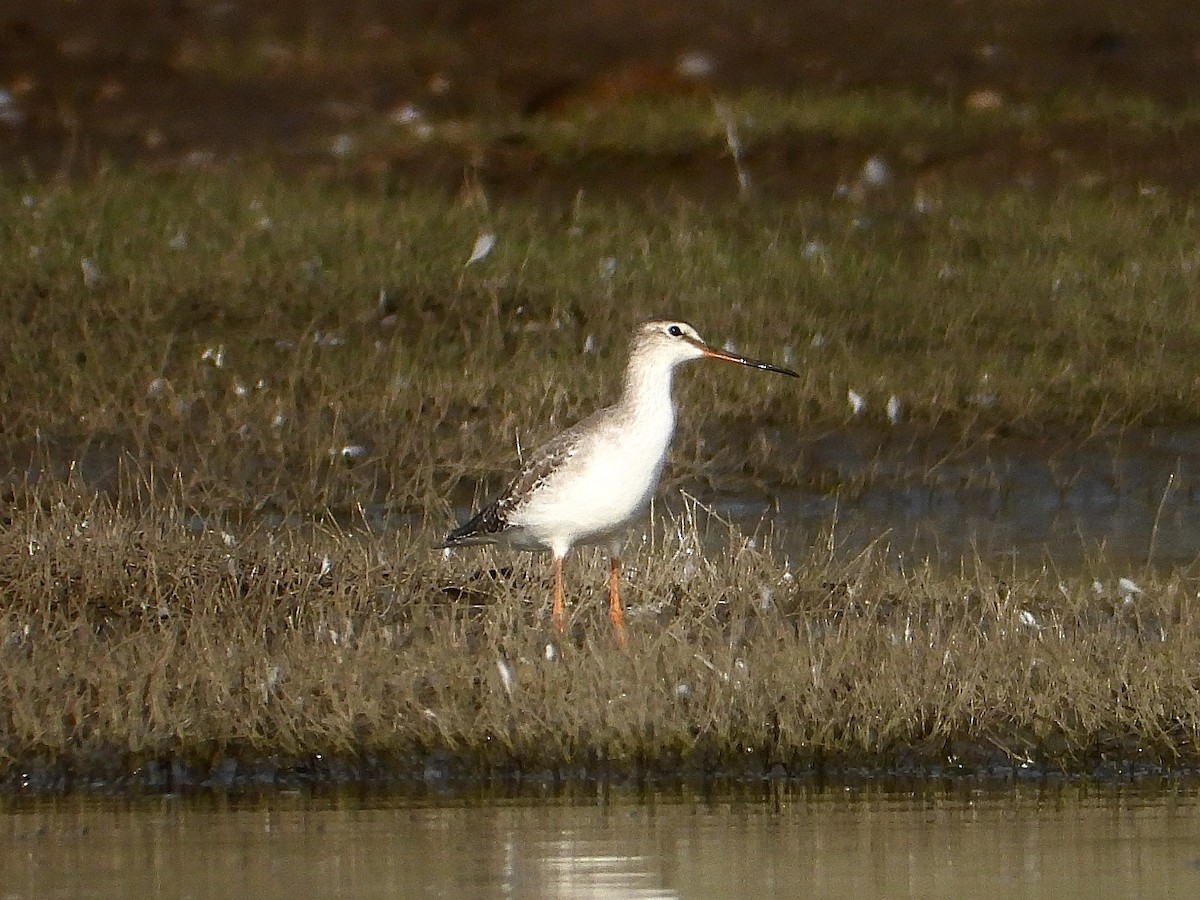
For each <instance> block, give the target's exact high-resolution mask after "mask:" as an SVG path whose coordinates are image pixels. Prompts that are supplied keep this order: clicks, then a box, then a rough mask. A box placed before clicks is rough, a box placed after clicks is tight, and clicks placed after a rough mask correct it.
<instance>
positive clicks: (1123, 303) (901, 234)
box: [0, 171, 1200, 508]
mask: <svg viewBox="0 0 1200 900" xmlns="http://www.w3.org/2000/svg"><path fill="white" fill-rule="evenodd" d="M23 196H28V197H30V198H31V205H30V206H26V205H25V203H24V202H23V200H22V198H23ZM924 202H925V203H926V204H927V205H926V206H924V207H922V211H917V210H916V209H914V207H913V204H912V198H908V197H903V196H898V197H897V196H891V197H888V198H877V199H875V200H871V199H870V198H868V200H867V201H865V202H864V203H861V204H854V203H850V202H839V201H836V200H835V201H831V202H825V203H820V204H818V203H815V202H812V203H795V204H770V203H766V202H759V203H755V204H749V205H739V206H737V207H733V208H721V207H712V206H697V205H692V204H688V203H686V202H680V203H677V204H668V205H666V206H665V207H654V208H647V207H646V206H644V205H639V204H634V203H601V202H599V201H595V202H593V201H589V200H587V199H586V198H584V199H583V200H581V201H579V202H576V203H574V204H569V205H564V206H562V207H555V206H553V205H549V206H545V205H543V206H532V205H530V206H526V205H521V204H509V205H505V206H504V207H503V208H491V209H482V208H480V207H479V206H478V205H477V204H470V203H466V204H463V203H447V202H446V201H445V199H444V198H441V197H437V196H432V195H421V194H419V193H418V194H411V195H406V196H403V197H390V196H373V195H370V194H364V193H361V192H357V191H354V190H352V189H350V188H347V187H344V186H342V185H340V184H339V183H338V182H337V181H336V180H334V181H330V180H323V179H313V180H311V181H307V182H304V183H301V184H294V183H289V182H285V181H282V180H280V179H278V178H276V177H274V176H272V175H271V174H269V173H268V172H265V171H251V172H227V173H221V174H197V175H192V176H160V177H156V178H152V179H147V178H145V177H141V176H127V175H122V174H116V173H111V174H103V175H100V176H98V177H97V178H96V179H94V180H93V181H91V182H89V183H84V184H70V185H60V186H52V187H30V186H17V185H9V186H8V188H6V189H5V190H4V192H3V194H0V203H2V204H3V205H4V207H5V208H6V209H8V210H9V215H8V217H7V219H6V223H5V226H4V229H3V231H2V232H0V254H2V255H3V258H4V259H5V261H6V262H5V275H4V278H3V281H2V283H0V291H2V292H3V299H4V301H5V302H4V304H3V309H4V310H5V313H4V316H5V319H4V321H2V322H0V327H3V329H4V332H5V335H6V342H7V348H6V354H5V369H6V372H5V379H4V381H3V384H2V387H0V390H2V391H3V393H2V395H0V400H2V401H3V403H4V407H5V411H6V412H5V424H4V428H5V432H6V434H7V435H9V440H8V442H7V443H8V446H9V448H10V449H9V452H10V453H11V454H13V455H14V456H16V457H18V459H19V458H20V457H21V456H22V454H24V455H25V456H28V455H29V449H30V446H31V444H32V442H34V441H35V440H41V441H43V442H44V443H47V444H48V445H52V446H60V445H64V444H65V445H68V446H70V445H73V444H74V443H78V442H80V441H84V440H89V441H92V440H95V439H96V438H97V437H103V438H104V439H105V440H107V441H109V442H111V443H112V444H113V445H114V446H118V447H124V448H127V449H129V450H130V451H132V452H134V453H135V454H136V455H137V456H138V457H139V458H140V459H141V460H143V461H152V462H153V463H154V464H155V465H156V466H157V467H158V469H159V470H160V471H164V472H172V471H174V470H176V469H178V470H180V471H183V472H184V473H186V474H188V475H189V476H194V481H195V483H196V484H197V485H200V484H204V485H206V489H211V490H213V491H217V492H218V495H219V499H220V501H221V502H222V503H226V504H233V505H238V506H253V505H255V504H257V503H259V502H261V500H262V498H263V497H264V496H265V495H268V494H275V493H283V494H287V495H294V497H295V499H296V501H297V502H298V503H300V505H302V506H304V507H307V508H312V507H313V506H322V505H339V504H345V503H348V502H358V501H363V500H365V499H370V498H372V497H376V496H387V497H388V498H389V499H390V500H391V501H392V502H395V503H399V504H401V505H407V506H417V507H420V506H427V505H428V504H429V503H431V502H433V499H434V498H435V497H437V496H440V495H443V494H444V493H445V492H446V491H447V489H449V488H452V487H453V485H454V484H455V483H456V482H457V481H458V480H459V479H460V478H461V477H463V476H464V475H469V476H471V477H476V476H480V475H484V474H487V473H492V472H497V471H500V470H503V469H504V468H505V466H506V465H507V464H508V462H509V461H510V460H511V459H512V457H513V455H514V446H515V440H516V438H517V437H518V436H519V438H520V440H521V443H522V444H524V445H528V444H530V443H531V442H534V441H536V440H537V439H539V438H541V437H544V436H546V435H547V434H548V433H549V432H550V431H552V430H553V429H554V428H557V427H559V426H561V425H563V424H566V423H567V422H569V421H571V420H573V419H575V418H577V417H579V416H581V415H582V414H584V413H585V412H587V411H588V410H590V409H591V408H593V407H594V406H596V405H597V404H600V403H603V402H606V401H607V400H609V399H611V398H612V396H613V392H614V391H615V389H616V387H617V383H618V378H619V371H620V368H621V366H622V365H623V364H624V352H625V342H626V340H627V335H628V334H629V332H630V331H631V329H632V327H633V326H634V325H635V324H636V323H637V322H638V321H640V320H643V319H646V318H649V317H652V316H662V315H670V316H679V317H682V318H685V319H687V320H689V321H691V322H692V323H693V324H695V325H696V326H697V327H698V328H699V329H700V331H701V333H702V334H704V335H705V336H706V337H707V338H709V339H710V340H712V341H714V342H716V343H717V344H722V343H724V342H725V341H726V340H732V341H734V342H735V343H736V344H737V346H738V347H739V348H740V349H742V350H744V351H746V352H749V353H752V354H754V355H757V356H760V357H764V358H768V359H773V360H776V361H783V362H788V361H790V364H791V365H793V366H795V367H796V368H797V369H799V370H800V371H801V373H802V376H803V377H802V378H801V379H800V380H799V381H798V382H797V381H784V380H779V379H772V378H767V377H760V376H757V375H755V374H754V373H750V372H744V371H733V370H729V369H727V368H725V367H718V366H704V365H697V366H694V367H692V368H691V369H689V370H687V371H686V372H685V373H684V374H683V375H682V376H681V378H680V391H679V393H680V397H681V402H682V406H683V409H684V412H683V415H682V430H681V434H680V440H679V454H680V457H681V458H683V459H686V460H688V468H689V471H690V474H692V475H694V476H697V477H702V478H705V477H706V478H714V479H716V478H721V477H725V476H730V475H734V474H742V475H747V476H749V477H754V478H761V479H766V480H770V481H772V482H775V483H779V484H799V483H803V479H804V477H805V475H804V473H803V472H802V471H798V470H797V469H796V467H795V465H793V464H792V463H794V457H792V456H790V455H789V454H786V453H785V454H779V453H777V452H773V451H774V449H775V447H774V445H773V444H772V442H771V441H770V440H768V441H767V442H765V443H759V444H755V442H743V447H741V448H739V449H746V450H748V451H749V456H748V457H747V458H746V460H745V462H744V463H741V464H739V465H738V469H739V472H733V471H730V470H729V468H728V463H726V464H724V465H725V466H726V467H725V468H724V469H722V468H714V467H713V465H712V464H709V463H707V460H708V459H709V457H711V456H714V455H717V456H719V454H714V453H712V452H710V451H711V445H712V444H713V442H714V441H718V440H721V439H722V438H720V436H721V435H725V434H728V433H729V432H730V429H731V428H733V427H734V426H739V425H741V424H742V423H753V424H754V425H755V426H756V428H761V426H769V429H767V430H764V431H763V432H762V433H763V434H765V435H767V436H768V437H770V436H771V435H780V434H782V435H793V436H794V435H799V434H801V433H803V432H804V431H805V430H810V429H825V428H831V427H839V426H841V425H843V424H844V423H845V422H846V421H847V419H848V417H849V406H848V403H847V399H846V398H847V392H848V390H851V389H853V390H855V391H857V392H858V393H860V394H862V395H863V396H865V397H866V398H867V400H868V403H869V406H868V413H867V419H866V421H867V423H868V424H870V423H875V424H877V425H878V426H879V427H881V428H882V427H886V418H885V416H884V412H883V410H884V407H885V405H886V402H887V399H888V398H889V397H890V396H891V395H892V394H895V395H896V396H897V397H899V398H900V400H901V401H902V402H903V406H904V410H905V416H906V418H907V419H908V420H909V421H910V422H911V423H914V424H917V425H919V426H921V427H927V428H934V427H936V428H943V429H951V430H952V431H960V432H962V433H964V434H967V433H975V434H978V433H985V432H987V431H988V430H991V429H998V428H1000V429H1015V430H1024V431H1029V432H1038V431H1040V430H1044V429H1047V428H1052V429H1067V430H1069V431H1073V432H1075V433H1078V434H1080V435H1086V434H1088V433H1090V432H1091V431H1093V430H1095V429H1098V428H1106V427H1125V426H1131V425H1146V424H1164V423H1165V424H1180V423H1185V422H1190V421H1193V420H1194V415H1195V414H1194V410H1196V409H1197V408H1200V354H1197V352H1196V351H1197V349H1198V348H1200V313H1197V312H1196V310H1197V309H1198V308H1200V306H1198V304H1197V303H1196V294H1197V287H1198V281H1200V250H1198V249H1197V245H1196V242H1195V237H1194V218H1195V216H1194V212H1193V209H1192V207H1191V206H1190V205H1189V204H1187V203H1186V202H1183V201H1179V200H1175V199H1173V198H1171V197H1169V196H1165V195H1163V194H1161V193H1160V194H1156V195H1152V196H1139V195H1130V196H1122V195H1120V193H1119V192H1112V193H1110V194H1108V195H1104V196H1100V195H1097V194H1094V193H1091V192H1089V191H1086V190H1077V191H1065V192H1063V193H1061V194H1060V195H1058V196H1056V197H1053V198H1051V199H1050V200H1047V199H1046V198H1045V197H1042V196H1038V195H1032V194H1027V193H1021V192H1001V193H997V194H991V195H982V194H964V195H962V196H952V195H949V194H947V195H943V196H937V197H933V198H928V197H926V198H924ZM484 230H490V231H494V232H495V233H496V234H497V236H498V243H497V246H496V249H495V251H494V252H493V253H492V255H491V256H489V257H488V258H487V259H485V260H483V261H482V262H481V263H477V264H475V265H472V266H469V267H466V266H464V265H463V263H464V261H465V259H466V257H467V255H468V253H469V251H470V248H471V245H472V244H473V242H474V240H475V237H476V236H477V234H479V233H480V232H481V231H484ZM180 236H182V238H181V240H177V241H176V242H175V243H176V245H177V246H176V247H172V246H171V242H172V239H173V238H177V237H180ZM181 243H182V244H185V245H184V246H182V247H180V246H178V245H180V244H181ZM84 258H87V259H90V260H93V261H94V262H95V264H96V265H97V266H98V267H99V269H100V270H101V271H102V273H103V280H102V282H101V283H99V284H98V285H94V286H88V285H87V284H85V279H84V277H83V275H82V273H81V268H80V266H81V260H82V259H84ZM381 291H383V292H385V293H386V296H387V298H388V300H387V307H386V309H385V310H384V311H383V312H382V313H381V312H380V310H379V297H380V292H381ZM330 338H332V339H333V340H332V341H331V340H330ZM589 339H590V344H591V346H594V347H595V350H596V352H595V353H594V354H589V353H585V352H584V350H583V348H584V346H585V344H586V343H589ZM218 348H223V359H224V365H223V366H222V367H220V368H218V367H216V366H214V365H213V364H212V363H211V361H209V360H204V359H202V356H203V354H204V352H205V351H206V350H210V349H211V350H213V351H214V352H215V351H216V350H217V349H218ZM156 379H165V381H158V382H157V383H156ZM152 385H154V387H153V388H152ZM348 443H362V444H365V445H367V446H369V447H370V448H371V449H372V451H373V452H372V454H371V457H370V459H369V462H368V465H366V466H360V467H358V468H357V470H355V471H348V470H346V469H345V468H344V467H340V466H337V465H332V464H331V453H335V454H336V451H337V450H338V449H339V448H341V447H342V446H344V445H346V444H348ZM746 444H749V446H748V447H746V446H745V445H746ZM756 446H757V447H758V448H759V449H758V450H756V449H755V447H756ZM21 448H24V449H21ZM51 456H61V452H52V453H51ZM218 485H219V486H220V487H218ZM364 489H365V490H366V492H367V496H364V493H363V492H364Z"/></svg>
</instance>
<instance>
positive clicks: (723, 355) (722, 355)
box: [704, 347, 800, 378]
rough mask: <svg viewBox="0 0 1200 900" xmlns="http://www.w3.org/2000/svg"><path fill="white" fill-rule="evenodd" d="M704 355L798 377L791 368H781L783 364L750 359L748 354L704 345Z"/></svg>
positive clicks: (798, 374) (797, 373)
mask: <svg viewBox="0 0 1200 900" xmlns="http://www.w3.org/2000/svg"><path fill="white" fill-rule="evenodd" d="M704 355H705V356H707V357H708V358H709V359H723V360H724V361H725V362H731V363H737V364H738V365H740V366H749V367H750V368H752V369H762V370H763V371H764V372H778V373H779V374H780V375H791V376H792V377H793V378H799V377H800V373H799V372H793V371H792V370H791V369H785V368H783V366H776V365H773V364H771V363H769V362H763V361H762V360H761V359H751V358H750V357H749V356H739V355H738V354H736V353H727V352H726V351H724V350H714V349H713V348H712V347H705V348H704Z"/></svg>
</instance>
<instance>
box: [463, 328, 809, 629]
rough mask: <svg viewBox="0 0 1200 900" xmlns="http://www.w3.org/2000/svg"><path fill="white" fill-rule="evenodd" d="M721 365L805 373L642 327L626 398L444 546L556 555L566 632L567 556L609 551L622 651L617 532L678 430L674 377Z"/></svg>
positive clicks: (635, 513) (641, 508)
mask: <svg viewBox="0 0 1200 900" xmlns="http://www.w3.org/2000/svg"><path fill="white" fill-rule="evenodd" d="M705 357H707V358H708V359H719V360H724V361H725V362H732V363H738V364H739V365H743V366H751V367H753V368H755V369H763V370H764V371H767V372H779V373H780V374H783V375H791V376H792V377H799V376H798V374H797V373H796V372H793V371H792V370H791V369H784V368H780V367H779V366H774V365H771V364H770V363H765V362H761V361H759V360H756V359H750V358H749V357H746V356H739V355H738V354H736V353H732V352H729V351H726V350H717V349H715V348H713V347H710V346H708V344H706V343H704V341H703V340H702V339H701V337H700V335H699V334H697V333H696V329H694V328H692V326H691V325H688V324H687V323H686V322H646V323H645V324H643V325H640V326H638V329H637V330H636V331H635V332H634V334H633V340H632V342H631V343H630V349H629V364H628V365H627V366H626V368H625V386H624V390H623V391H622V392H621V399H620V400H618V401H617V403H615V404H614V405H612V406H608V407H605V408H604V409H602V410H600V411H599V412H596V413H593V414H592V415H590V416H588V417H587V418H586V419H584V420H583V421H581V422H579V423H578V424H577V425H575V426H573V427H571V428H568V429H567V430H566V431H564V432H562V433H561V434H559V435H558V436H557V437H555V438H553V439H552V440H551V441H550V442H549V443H547V444H545V445H544V446H542V447H541V448H539V449H538V450H537V451H536V452H534V453H532V454H530V455H529V456H528V457H527V458H526V460H525V464H524V466H523V467H522V469H521V471H520V472H519V473H518V474H517V476H516V478H514V479H513V480H512V481H511V482H510V483H509V485H508V487H507V488H506V489H505V490H504V492H503V493H502V494H500V496H499V497H497V498H496V499H494V500H492V501H491V502H490V503H488V504H487V505H486V506H484V507H483V508H482V509H480V510H479V511H478V512H477V513H476V514H475V515H474V516H472V517H471V519H470V520H469V521H467V522H466V523H464V524H463V525H460V526H459V527H458V528H456V529H454V530H453V531H451V532H450V534H449V535H447V536H446V541H445V544H444V545H443V546H444V547H460V546H466V545H471V544H492V543H501V544H505V545H508V546H510V547H515V548H517V549H521V550H541V551H545V550H549V551H550V552H551V553H552V554H553V555H554V607H553V620H554V627H555V628H556V629H557V630H558V632H559V633H560V634H561V633H563V632H564V631H565V630H566V625H567V617H566V609H565V606H564V602H563V574H562V570H563V559H565V558H566V556H567V554H568V553H570V552H571V548H572V547H574V546H576V545H579V544H605V545H607V546H608V549H609V578H608V600H609V617H610V618H611V619H612V623H613V628H614V630H615V633H616V637H617V642H618V643H619V644H620V645H621V646H625V643H626V637H625V609H624V606H623V605H622V603H621V591H620V572H621V556H620V550H621V534H622V532H623V531H624V530H625V528H626V527H627V526H628V525H629V524H630V523H631V522H632V521H633V520H634V519H636V518H638V517H639V516H641V515H642V514H643V513H644V512H645V510H646V508H647V506H648V505H649V503H650V498H651V496H652V495H653V494H654V489H655V487H656V486H657V485H658V479H659V476H660V475H661V474H662V470H663V464H664V463H665V462H666V459H667V450H668V448H669V447H670V444H671V436H672V434H673V433H674V431H675V402H674V400H673V399H672V397H671V378H672V376H673V375H674V374H675V369H676V368H678V367H679V366H680V365H682V364H683V363H685V362H689V361H691V360H694V359H703V358H705Z"/></svg>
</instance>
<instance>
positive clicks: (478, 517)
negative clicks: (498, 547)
mask: <svg viewBox="0 0 1200 900" xmlns="http://www.w3.org/2000/svg"><path fill="white" fill-rule="evenodd" d="M506 527H508V526H507V523H505V522H504V519H503V516H502V515H501V514H500V509H499V507H498V505H497V504H495V503H489V504H488V505H487V506H485V507H484V508H483V509H481V510H480V511H479V512H477V513H476V514H475V515H474V516H472V517H471V518H470V519H468V520H467V521H466V522H464V523H463V524H461V525H459V526H458V527H457V528H455V529H454V530H453V531H451V532H450V533H449V534H448V535H446V539H445V540H444V541H442V543H441V544H439V545H438V547H437V549H438V550H445V549H446V548H448V547H469V546H471V545H473V544H491V543H494V542H495V541H496V536H497V535H498V534H499V533H500V532H502V531H503V530H504V529H505V528H506Z"/></svg>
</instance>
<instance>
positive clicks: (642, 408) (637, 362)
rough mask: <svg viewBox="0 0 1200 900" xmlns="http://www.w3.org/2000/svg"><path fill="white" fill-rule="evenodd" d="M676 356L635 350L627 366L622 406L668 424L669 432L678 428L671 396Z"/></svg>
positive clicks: (642, 418) (643, 418)
mask: <svg viewBox="0 0 1200 900" xmlns="http://www.w3.org/2000/svg"><path fill="white" fill-rule="evenodd" d="M677 365H678V361H677V360H673V359H664V358H663V357H662V356H661V355H654V354H650V353H646V354H636V355H635V356H633V358H631V359H630V360H629V367H628V368H627V369H626V370H625V386H624V390H623V391H622V393H621V404H620V405H621V407H622V408H623V409H625V410H627V411H628V412H629V413H630V414H632V415H633V416H634V418H635V419H636V420H638V421H642V422H647V423H650V422H653V423H657V425H658V426H659V427H660V428H661V427H662V426H663V425H665V426H666V430H667V433H668V434H670V433H671V432H672V431H674V429H675V404H674V403H673V402H672V400H671V381H672V378H673V376H674V375H675V367H676V366H677Z"/></svg>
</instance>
